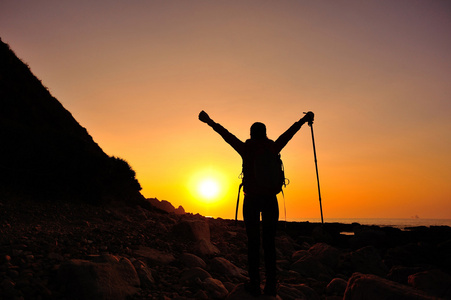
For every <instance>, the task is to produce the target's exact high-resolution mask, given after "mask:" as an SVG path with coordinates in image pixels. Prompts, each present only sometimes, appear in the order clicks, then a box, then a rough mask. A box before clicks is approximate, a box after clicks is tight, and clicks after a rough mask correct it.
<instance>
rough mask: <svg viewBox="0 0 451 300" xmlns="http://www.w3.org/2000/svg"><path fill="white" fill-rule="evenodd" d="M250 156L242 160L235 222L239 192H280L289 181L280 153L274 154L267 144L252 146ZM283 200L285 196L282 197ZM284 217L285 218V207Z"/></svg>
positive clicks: (238, 198)
mask: <svg viewBox="0 0 451 300" xmlns="http://www.w3.org/2000/svg"><path fill="white" fill-rule="evenodd" d="M252 148H253V150H254V151H252V155H251V157H246V159H245V160H243V169H242V172H241V174H240V178H241V179H242V182H241V184H240V186H239V188H238V197H237V203H236V212H235V224H237V221H238V207H239V202H240V192H241V188H243V190H244V193H254V194H257V195H258V194H263V195H264V194H274V195H277V194H278V193H280V192H282V194H283V190H282V189H283V188H284V187H286V185H287V184H289V183H290V181H289V180H288V179H287V178H285V171H284V166H283V162H282V159H281V157H280V153H277V154H275V153H274V152H272V151H271V149H270V147H269V146H265V145H259V146H256V147H252ZM284 202H285V197H284ZM284 209H285V219H286V208H285V206H284Z"/></svg>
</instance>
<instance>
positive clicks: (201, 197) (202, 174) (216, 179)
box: [188, 167, 229, 205]
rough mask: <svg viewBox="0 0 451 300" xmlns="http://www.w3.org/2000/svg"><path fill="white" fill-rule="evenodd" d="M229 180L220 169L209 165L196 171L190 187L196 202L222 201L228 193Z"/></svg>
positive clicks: (192, 176)
mask: <svg viewBox="0 0 451 300" xmlns="http://www.w3.org/2000/svg"><path fill="white" fill-rule="evenodd" d="M228 185H229V182H228V180H227V178H226V177H225V176H224V174H222V173H221V172H220V171H218V170H216V169H214V168H210V167H207V168H205V169H201V170H199V171H197V172H194V173H193V174H192V175H191V176H190V179H189V182H188V189H189V191H190V193H191V196H192V198H193V200H194V201H195V202H198V203H199V204H200V203H209V204H211V203H215V205H216V204H218V202H221V201H222V200H223V199H224V197H225V196H226V194H227V193H228V189H229V187H228Z"/></svg>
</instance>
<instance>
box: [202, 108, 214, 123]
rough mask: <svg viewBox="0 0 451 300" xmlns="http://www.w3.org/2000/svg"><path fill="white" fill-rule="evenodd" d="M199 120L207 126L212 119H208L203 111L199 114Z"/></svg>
mask: <svg viewBox="0 0 451 300" xmlns="http://www.w3.org/2000/svg"><path fill="white" fill-rule="evenodd" d="M199 120H201V121H202V122H204V123H207V124H209V123H211V122H212V119H210V116H209V115H208V114H207V113H206V112H205V111H201V112H200V113H199Z"/></svg>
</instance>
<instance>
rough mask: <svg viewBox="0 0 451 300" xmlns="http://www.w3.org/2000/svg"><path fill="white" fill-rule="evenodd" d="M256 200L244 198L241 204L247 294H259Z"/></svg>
mask: <svg viewBox="0 0 451 300" xmlns="http://www.w3.org/2000/svg"><path fill="white" fill-rule="evenodd" d="M256 201H257V199H256V198H255V197H252V196H245V197H244V203H243V218H244V224H245V225H246V233H247V239H248V243H247V258H248V267H249V279H250V287H249V288H248V289H250V290H249V292H251V293H253V294H260V271H259V268H260V210H259V209H258V206H257V205H256V204H257V202H256Z"/></svg>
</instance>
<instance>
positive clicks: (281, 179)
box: [242, 147, 286, 195]
mask: <svg viewBox="0 0 451 300" xmlns="http://www.w3.org/2000/svg"><path fill="white" fill-rule="evenodd" d="M242 174H243V176H242V184H243V189H244V192H245V193H251V194H263V195H265V194H275V195H276V194H278V193H280V192H281V191H282V188H283V187H284V186H286V184H285V172H284V168H283V162H282V159H281V157H280V154H279V153H277V154H275V153H273V152H272V151H271V149H270V148H269V147H259V148H257V149H256V151H254V153H253V155H252V157H251V158H249V159H248V160H247V161H245V162H243V170H242Z"/></svg>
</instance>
